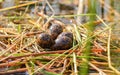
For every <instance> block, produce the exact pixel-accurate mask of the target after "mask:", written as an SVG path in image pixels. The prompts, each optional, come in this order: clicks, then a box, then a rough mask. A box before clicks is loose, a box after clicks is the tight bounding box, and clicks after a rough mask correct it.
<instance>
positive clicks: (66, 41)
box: [51, 36, 72, 50]
mask: <svg viewBox="0 0 120 75" xmlns="http://www.w3.org/2000/svg"><path fill="white" fill-rule="evenodd" d="M71 47H72V40H71V38H69V37H66V36H63V37H60V38H57V39H56V40H55V44H54V45H53V46H52V47H51V49H52V50H67V49H70V48H71Z"/></svg>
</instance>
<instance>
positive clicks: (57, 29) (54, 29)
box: [49, 24, 63, 40]
mask: <svg viewBox="0 0 120 75" xmlns="http://www.w3.org/2000/svg"><path fill="white" fill-rule="evenodd" d="M61 32H63V27H62V26H61V25H59V24H52V25H51V26H50V27H49V34H50V35H51V37H52V39H53V40H55V39H56V38H57V36H58V35H59V34H60V33H61Z"/></svg>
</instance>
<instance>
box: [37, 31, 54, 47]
mask: <svg viewBox="0 0 120 75" xmlns="http://www.w3.org/2000/svg"><path fill="white" fill-rule="evenodd" d="M37 43H38V45H39V46H41V47H42V48H50V47H51V46H52V45H53V44H54V41H53V39H52V38H51V36H50V35H49V34H47V33H41V34H39V35H38V36H37Z"/></svg>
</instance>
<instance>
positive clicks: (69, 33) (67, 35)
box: [57, 32, 73, 40]
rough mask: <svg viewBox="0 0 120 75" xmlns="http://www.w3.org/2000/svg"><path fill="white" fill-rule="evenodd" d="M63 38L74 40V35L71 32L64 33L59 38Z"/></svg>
mask: <svg viewBox="0 0 120 75" xmlns="http://www.w3.org/2000/svg"><path fill="white" fill-rule="evenodd" d="M63 36H66V37H69V38H71V39H72V40H73V34H72V33H71V32H62V33H61V34H60V35H59V36H58V37H57V38H60V37H63Z"/></svg>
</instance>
